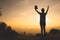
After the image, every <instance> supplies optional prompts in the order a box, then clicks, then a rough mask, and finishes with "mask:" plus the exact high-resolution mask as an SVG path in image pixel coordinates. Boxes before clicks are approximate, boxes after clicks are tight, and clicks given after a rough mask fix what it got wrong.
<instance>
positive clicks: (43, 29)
mask: <svg viewBox="0 0 60 40" xmlns="http://www.w3.org/2000/svg"><path fill="white" fill-rule="evenodd" d="M45 26H46V25H45V24H44V25H43V31H44V34H45V32H46V30H45Z"/></svg>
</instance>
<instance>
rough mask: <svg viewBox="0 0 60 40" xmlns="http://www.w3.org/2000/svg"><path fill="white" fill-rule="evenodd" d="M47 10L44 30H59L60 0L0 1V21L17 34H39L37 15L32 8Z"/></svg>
mask: <svg viewBox="0 0 60 40" xmlns="http://www.w3.org/2000/svg"><path fill="white" fill-rule="evenodd" d="M35 5H37V6H38V10H39V11H40V12H41V8H45V10H46V9H47V6H48V5H49V11H48V14H47V16H46V30H47V31H49V30H50V29H52V28H56V29H60V0H0V8H1V9H0V10H1V12H2V14H3V15H2V16H1V17H0V21H3V22H5V23H6V24H7V25H10V26H11V27H12V29H14V30H16V31H17V32H27V33H39V32H40V26H39V17H40V16H39V14H38V13H37V12H36V11H35V10H34V6H35Z"/></svg>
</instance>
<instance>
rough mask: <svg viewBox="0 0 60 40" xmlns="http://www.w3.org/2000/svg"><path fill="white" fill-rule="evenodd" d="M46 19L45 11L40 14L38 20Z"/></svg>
mask: <svg viewBox="0 0 60 40" xmlns="http://www.w3.org/2000/svg"><path fill="white" fill-rule="evenodd" d="M45 20H46V13H41V14H40V21H43V22H44V21H45Z"/></svg>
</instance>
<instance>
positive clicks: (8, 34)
mask: <svg viewBox="0 0 60 40" xmlns="http://www.w3.org/2000/svg"><path fill="white" fill-rule="evenodd" d="M44 38H45V40H60V30H57V29H52V30H51V31H50V32H49V33H46V34H45V37H44ZM0 40H43V37H42V35H41V34H40V33H38V34H36V35H32V34H29V35H27V34H25V32H24V33H17V32H16V31H15V30H12V29H11V27H10V26H7V25H6V24H5V23H4V22H0Z"/></svg>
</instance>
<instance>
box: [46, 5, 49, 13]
mask: <svg viewBox="0 0 60 40" xmlns="http://www.w3.org/2000/svg"><path fill="white" fill-rule="evenodd" d="M48 10H49V6H48V8H47V10H46V14H47V12H48Z"/></svg>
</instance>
